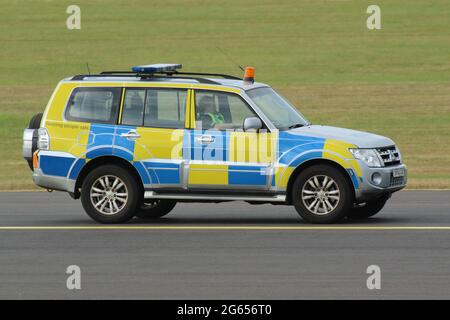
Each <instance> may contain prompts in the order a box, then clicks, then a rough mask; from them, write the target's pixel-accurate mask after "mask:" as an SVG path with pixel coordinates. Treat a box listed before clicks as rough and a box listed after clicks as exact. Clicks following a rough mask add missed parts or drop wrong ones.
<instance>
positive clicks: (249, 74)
mask: <svg viewBox="0 0 450 320" xmlns="http://www.w3.org/2000/svg"><path fill="white" fill-rule="evenodd" d="M244 81H245V82H249V83H253V82H255V68H254V67H246V68H245V73H244Z"/></svg>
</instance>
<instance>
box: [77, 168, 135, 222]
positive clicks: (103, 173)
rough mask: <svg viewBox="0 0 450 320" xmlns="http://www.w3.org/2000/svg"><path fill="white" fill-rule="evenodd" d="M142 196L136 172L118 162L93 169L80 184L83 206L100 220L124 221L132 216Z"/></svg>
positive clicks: (94, 217)
mask: <svg viewBox="0 0 450 320" xmlns="http://www.w3.org/2000/svg"><path fill="white" fill-rule="evenodd" d="M141 196H142V195H141V194H140V191H139V188H138V187H137V183H136V181H135V179H134V177H133V175H132V174H131V173H130V172H128V171H127V170H126V169H124V168H122V167H119V166H115V165H105V166H101V167H98V168H96V169H94V170H93V171H91V172H90V173H89V174H88V175H87V177H86V179H84V181H83V184H82V186H81V203H82V205H83V208H84V210H85V211H86V213H87V214H88V215H89V216H90V217H91V218H92V219H94V220H95V221H97V222H100V223H122V222H126V221H128V220H130V219H131V218H132V217H133V216H134V213H135V210H136V207H137V205H138V203H139V200H140V199H141Z"/></svg>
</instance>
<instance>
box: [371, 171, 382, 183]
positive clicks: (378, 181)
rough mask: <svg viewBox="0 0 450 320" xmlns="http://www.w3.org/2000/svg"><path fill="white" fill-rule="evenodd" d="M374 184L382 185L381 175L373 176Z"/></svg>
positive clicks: (376, 173) (375, 174)
mask: <svg viewBox="0 0 450 320" xmlns="http://www.w3.org/2000/svg"><path fill="white" fill-rule="evenodd" d="M372 182H373V183H374V184H375V185H377V186H378V185H380V184H381V174H380V173H378V172H375V173H374V174H373V175H372Z"/></svg>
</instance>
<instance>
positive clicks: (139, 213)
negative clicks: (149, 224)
mask: <svg viewBox="0 0 450 320" xmlns="http://www.w3.org/2000/svg"><path fill="white" fill-rule="evenodd" d="M176 204H177V203H176V202H175V201H170V200H153V201H150V200H145V201H144V203H143V204H142V205H141V206H140V207H139V208H138V209H137V210H136V217H138V218H141V219H158V218H161V217H163V216H165V215H166V214H168V213H169V212H170V211H172V209H173V208H174V207H175V205H176Z"/></svg>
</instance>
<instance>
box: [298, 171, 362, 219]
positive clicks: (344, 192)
mask: <svg viewBox="0 0 450 320" xmlns="http://www.w3.org/2000/svg"><path fill="white" fill-rule="evenodd" d="M292 189H293V190H292V192H293V194H292V199H293V202H294V206H295V209H296V210H297V212H298V213H299V214H300V216H301V217H302V218H303V219H304V220H305V221H307V222H311V223H334V222H337V221H339V220H341V219H342V218H344V217H345V215H346V213H347V212H348V211H349V210H350V208H351V206H352V204H353V194H352V190H351V185H350V183H349V182H348V180H347V179H346V177H345V176H344V174H343V173H341V172H340V171H339V170H338V169H336V168H335V167H332V166H329V165H315V166H312V167H309V168H307V169H305V170H304V171H302V172H301V173H300V174H299V175H298V176H297V178H296V180H295V182H294V185H293V188H292Z"/></svg>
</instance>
